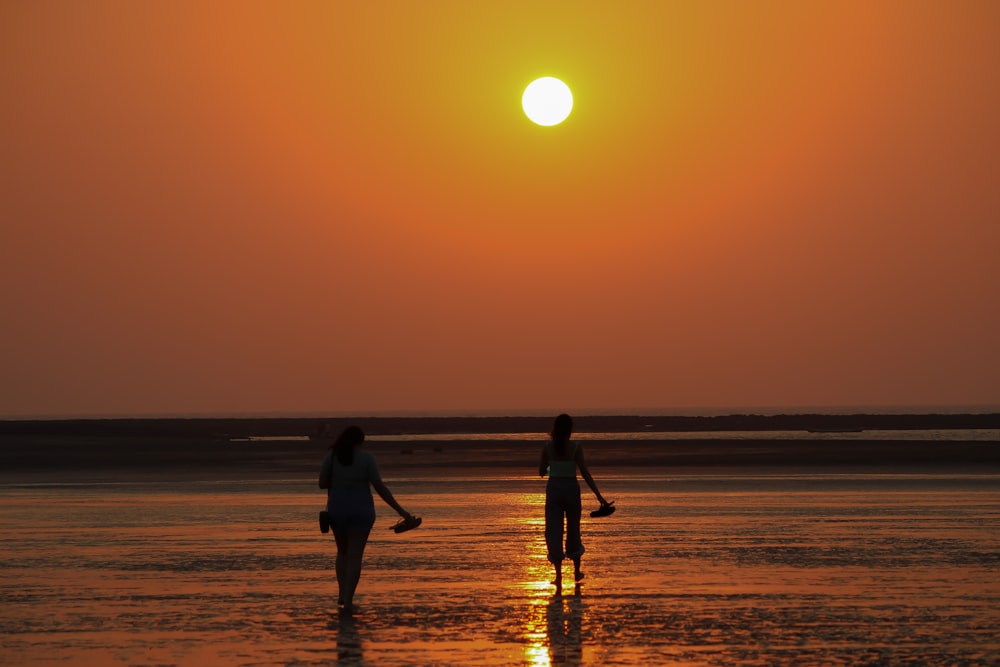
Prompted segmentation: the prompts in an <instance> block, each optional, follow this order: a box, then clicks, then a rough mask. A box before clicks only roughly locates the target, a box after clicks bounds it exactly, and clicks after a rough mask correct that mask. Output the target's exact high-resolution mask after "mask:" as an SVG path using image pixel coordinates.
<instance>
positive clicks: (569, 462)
mask: <svg viewBox="0 0 1000 667" xmlns="http://www.w3.org/2000/svg"><path fill="white" fill-rule="evenodd" d="M572 434H573V419H572V417H570V416H569V415H566V414H562V415H559V416H558V417H556V420H555V423H554V424H553V425H552V434H551V435H552V440H551V441H550V442H547V443H545V446H544V447H543V448H542V460H541V463H539V464H538V474H539V475H541V476H542V477H544V476H545V475H546V473H548V476H549V481H548V482H547V483H546V485H545V544H546V547H547V548H548V558H549V562H550V563H552V565H553V566H555V569H556V579H555V582H553V583H555V585H556V589H557V590H559V591H561V590H562V561H563V559H565V558H566V557H567V556H568V557H569V558H571V559H572V560H573V578H574V580H575V581H580V580H581V579H583V572H581V571H580V558H581V557H582V556H583V552H584V548H583V542H581V540H580V514H581V505H580V483H579V482H578V481H577V479H576V471H577V470H579V471H580V474H581V475H582V476H583V479H584V480H585V481H586V482H587V486H589V487H590V490H591V491H593V492H594V495H595V496H596V497H597V500H598V502H600V503H601V506H602V507H604V506H606V505H608V502H607V501H606V500H604V496H602V495H601V492H600V491H599V490H598V489H597V484H596V483H595V482H594V478H593V477H591V476H590V470H588V469H587V464H586V463H584V461H583V448H582V447H581V446H580V445H579V443H575V442H570V439H569V438H570V436H571V435H572ZM564 517H565V523H566V549H565V551H564V550H563V545H562V541H563V519H564Z"/></svg>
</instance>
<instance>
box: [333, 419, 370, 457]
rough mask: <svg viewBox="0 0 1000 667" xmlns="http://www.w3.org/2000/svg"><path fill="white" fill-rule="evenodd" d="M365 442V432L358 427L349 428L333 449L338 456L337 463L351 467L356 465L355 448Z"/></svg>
mask: <svg viewBox="0 0 1000 667" xmlns="http://www.w3.org/2000/svg"><path fill="white" fill-rule="evenodd" d="M364 441H365V432H364V431H362V430H361V429H360V428H358V427H357V426H348V427H347V428H345V429H344V430H343V431H342V432H341V434H340V435H339V436H337V439H336V440H334V442H333V444H332V445H331V447H332V448H333V452H334V453H335V454H336V455H337V462H338V463H340V465H342V466H349V465H351V464H352V463H354V448H355V447H356V446H358V445H360V444H361V443H362V442H364Z"/></svg>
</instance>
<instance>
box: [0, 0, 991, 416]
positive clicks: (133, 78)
mask: <svg viewBox="0 0 1000 667" xmlns="http://www.w3.org/2000/svg"><path fill="white" fill-rule="evenodd" d="M997 63H1000V3H996V2H993V1H992V0H982V1H972V0H964V1H963V0H957V1H954V2H937V1H934V2H930V1H927V2H922V1H920V0H905V1H904V0H899V1H896V2H893V1H890V0H886V1H885V2H874V3H873V2H865V1H860V0H859V1H856V2H855V1H847V2H837V3H803V2H792V1H790V0H789V1H785V2H766V1H765V2H754V3H745V2H721V3H719V2H716V3H705V2H670V3H666V2H663V3H661V2H642V3H640V2H635V3H606V2H572V3H564V4H563V3H537V2H530V3H529V2H520V3H518V2H503V3H500V2H497V3H486V2H483V3H478V2H476V3H473V2H459V1H456V2H426V3H410V2H380V3H348V2H333V1H329V0H324V1H322V2H297V3H245V2H232V3H226V2H221V1H220V2H210V3H205V2H201V1H200V0H198V1H190V2H185V1H175V0H171V1H169V2H167V1H162V2H161V1H157V0H151V1H150V2H130V1H127V0H120V1H115V2H103V1H98V0H95V1H92V2H83V3H78V2H62V1H58V0H47V1H41V2H21V3H17V2H8V3H4V4H3V5H0V91H2V92H0V99H2V102H0V150H2V155H3V159H2V161H0V169H2V173H0V219H2V224H3V235H2V241H0V309H2V312H3V314H4V316H3V322H4V323H3V327H2V328H0V342H2V347H0V417H2V416H52V415H120V414H125V415H127V414H143V415H145V414H194V413H202V414H231V413H259V412H266V413H284V412H307V413H308V412H318V413H325V412H337V413H342V412H348V413H351V412H354V413H358V412H364V413H368V412H375V411H389V412H395V411H424V410H431V411H438V412H445V413H466V412H470V411H471V412H480V411H490V412H494V411H500V412H523V411H526V410H552V409H559V410H562V409H566V410H575V411H585V410H586V411H592V410H598V411H599V410H633V409H634V410H643V409H659V410H697V409H698V408H702V407H708V406H722V407H767V406H771V407H786V406H793V407H835V406H879V407H885V406H914V405H923V406H945V407H947V406H966V405H982V406H1000V381H998V379H997V378H1000V351H998V350H1000V347H998V344H997V341H1000V308H998V307H997V303H996V302H997V293H998V288H1000V262H998V261H997V255H998V249H1000V186H998V180H997V179H998V174H1000V122H998V120H997V119H998V118H1000V68H998V67H997ZM543 75H553V76H558V77H560V78H562V79H563V80H565V81H566V82H567V83H568V84H569V85H570V87H571V88H572V89H573V92H574V96H575V107H574V111H573V114H572V115H571V116H570V118H569V119H568V120H567V121H566V122H565V123H564V124H562V125H560V126H557V127H552V128H543V127H539V126H536V125H533V124H532V123H531V122H530V121H528V120H527V119H526V118H525V116H524V114H523V113H522V111H521V108H520V97H521V92H522V90H523V88H524V86H525V85H527V84H528V83H529V82H530V81H531V80H532V79H534V78H536V77H538V76H543Z"/></svg>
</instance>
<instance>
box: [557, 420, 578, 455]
mask: <svg viewBox="0 0 1000 667" xmlns="http://www.w3.org/2000/svg"><path fill="white" fill-rule="evenodd" d="M571 435H573V418H572V417H570V416H569V415H567V414H561V415H559V416H558V417H556V421H555V423H554V424H552V446H553V448H554V449H555V452H556V454H558V455H559V456H564V455H565V454H566V444H567V443H568V442H569V437H570V436H571Z"/></svg>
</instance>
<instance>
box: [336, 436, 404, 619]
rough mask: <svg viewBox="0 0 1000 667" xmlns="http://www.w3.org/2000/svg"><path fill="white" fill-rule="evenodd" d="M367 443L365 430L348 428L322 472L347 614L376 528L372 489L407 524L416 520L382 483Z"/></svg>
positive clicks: (351, 605)
mask: <svg viewBox="0 0 1000 667" xmlns="http://www.w3.org/2000/svg"><path fill="white" fill-rule="evenodd" d="M364 440H365V434H364V431H362V430H361V429H360V428H358V427H357V426H348V427H347V428H346V429H344V431H343V432H342V433H341V434H340V435H339V436H338V437H337V439H336V440H335V441H334V443H333V445H331V447H330V451H328V452H327V454H326V458H325V459H323V466H322V467H321V468H320V473H319V488H321V489H328V492H327V501H326V510H327V514H328V516H329V522H330V528H331V529H332V530H333V536H334V538H336V540H337V584H338V586H339V587H340V595H339V599H338V602H339V603H340V604H341V605H343V607H344V611H345V612H347V613H352V612H353V611H354V591H355V590H357V588H358V581H359V580H360V579H361V560H362V557H363V556H364V553H365V545H366V544H367V543H368V535H369V533H371V530H372V526H374V525H375V501H374V500H373V498H372V492H371V488H374V489H375V491H376V492H378V495H379V496H380V497H381V498H382V500H384V501H385V502H386V504H387V505H389V507H391V508H392V509H394V510H396V512H398V513H399V515H400V516H401V517H403V519H404V520H405V521H413V520H414V517H413V516H411V515H410V513H409V512H407V511H406V510H404V509H403V508H402V507H401V506H400V504H399V503H397V502H396V499H395V498H393V497H392V493H391V492H390V491H389V488H388V487H387V486H386V485H385V484H384V483H383V482H382V476H381V475H380V474H379V471H378V465H377V464H376V463H375V457H374V456H372V454H371V452H368V451H365V450H363V449H361V448H360V445H361V443H363V442H364ZM369 487H371V488H369Z"/></svg>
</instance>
